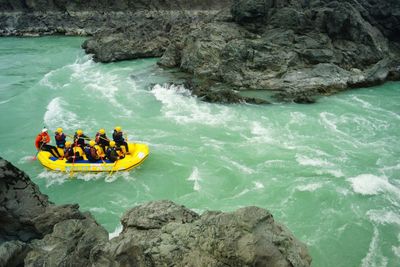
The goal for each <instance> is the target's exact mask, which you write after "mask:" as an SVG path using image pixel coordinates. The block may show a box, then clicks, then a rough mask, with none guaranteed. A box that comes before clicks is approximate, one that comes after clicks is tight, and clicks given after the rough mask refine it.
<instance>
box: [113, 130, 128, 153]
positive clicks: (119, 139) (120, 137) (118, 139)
mask: <svg viewBox="0 0 400 267" xmlns="http://www.w3.org/2000/svg"><path fill="white" fill-rule="evenodd" d="M113 140H114V141H115V144H116V145H117V146H122V145H124V146H125V148H126V152H129V147H128V143H127V142H125V139H124V134H123V133H122V132H117V131H116V130H114V132H113Z"/></svg>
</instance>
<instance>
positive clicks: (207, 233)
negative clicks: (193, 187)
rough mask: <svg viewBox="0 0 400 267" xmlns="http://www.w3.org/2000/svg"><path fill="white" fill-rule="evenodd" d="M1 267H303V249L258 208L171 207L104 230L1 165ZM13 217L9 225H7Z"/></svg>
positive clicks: (133, 214) (158, 204)
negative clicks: (114, 230)
mask: <svg viewBox="0 0 400 267" xmlns="http://www.w3.org/2000/svg"><path fill="white" fill-rule="evenodd" d="M0 200H1V204H2V207H7V209H3V210H2V211H1V215H2V217H1V218H2V220H1V221H0V231H1V232H0V238H1V239H0V264H1V266H22V265H24V266H166V265H174V266H288V267H289V266H310V263H311V257H310V256H309V254H308V251H307V248H306V246H305V245H304V244H303V243H301V242H300V241H298V240H297V239H296V238H295V237H294V236H293V235H292V234H291V233H290V231H289V230H287V229H286V228H285V227H284V226H282V225H281V224H278V223H276V222H275V221H274V219H273V216H272V214H271V213H269V212H268V211H267V210H265V209H261V208H258V207H245V208H241V209H239V210H237V211H234V212H229V213H224V212H217V211H207V212H205V213H203V214H202V215H199V214H197V213H195V212H193V211H191V210H189V209H187V208H185V207H184V206H181V205H177V204H175V203H173V202H171V201H167V200H164V201H155V202H149V203H145V204H142V205H140V206H137V207H134V208H132V209H130V210H128V211H127V212H126V213H125V214H124V215H123V217H122V219H121V223H122V225H123V230H122V232H121V233H120V235H119V236H117V237H115V238H113V239H111V240H109V239H108V233H107V232H106V230H105V229H104V228H103V227H102V226H100V225H98V224H97V222H96V221H95V220H94V219H93V218H92V216H91V215H90V214H89V213H82V212H80V211H79V206H78V205H76V204H75V205H62V206H56V205H54V204H52V203H51V202H49V201H48V198H47V196H46V195H43V194H41V193H40V191H39V190H38V188H37V186H36V185H35V184H34V183H33V182H32V181H31V180H30V179H29V177H27V176H26V175H25V174H24V173H23V172H21V171H20V170H18V169H17V168H15V167H14V166H12V165H11V164H10V163H9V162H7V161H5V160H4V159H1V158H0ZM10 218H12V219H10Z"/></svg>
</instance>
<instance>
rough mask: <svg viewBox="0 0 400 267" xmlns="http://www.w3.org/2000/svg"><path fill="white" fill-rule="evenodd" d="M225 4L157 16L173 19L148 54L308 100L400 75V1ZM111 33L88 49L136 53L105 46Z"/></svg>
mask: <svg viewBox="0 0 400 267" xmlns="http://www.w3.org/2000/svg"><path fill="white" fill-rule="evenodd" d="M227 11H228V10H227V9H222V10H221V11H220V12H219V13H216V14H213V16H210V15H208V16H205V17H201V16H198V15H197V16H194V15H193V16H191V17H190V18H191V19H189V20H188V19H186V20H182V21H180V22H175V21H177V19H176V18H174V19H170V18H168V17H166V16H162V15H160V16H157V17H158V18H159V20H163V21H164V24H165V25H173V26H172V28H173V30H172V31H169V32H168V34H164V33H156V36H158V37H160V36H162V37H165V39H162V40H159V39H157V38H152V46H153V47H154V46H156V47H157V49H154V50H153V51H155V52H157V53H155V54H153V55H159V54H160V53H162V54H163V55H162V57H161V59H160V61H159V64H160V65H161V66H165V67H179V68H180V69H181V70H183V71H185V72H188V73H191V74H192V75H193V77H194V79H197V80H208V81H213V82H217V83H224V84H226V85H229V86H230V87H231V88H232V89H235V90H247V89H252V90H258V89H262V90H271V91H278V94H277V97H276V98H279V99H285V100H288V101H294V102H299V101H300V102H307V103H309V102H313V100H311V99H310V98H309V97H307V99H306V98H304V95H305V94H306V95H318V94H332V93H335V92H337V91H341V90H345V89H347V88H354V87H365V86H372V85H376V84H380V83H383V82H385V81H386V80H389V79H397V78H398V77H399V73H400V72H399V69H400V67H399V66H400V46H399V38H398V36H399V35H398V33H399V32H398V31H399V25H400V24H399V22H400V2H399V1H394V0H393V1H392V0H387V1H374V0H345V1H340V2H339V1H328V0H326V1H324V0H309V1H306V0H293V1H289V0H274V1H273V0H234V1H233V3H232V6H231V8H230V13H228V12H227ZM187 17H188V16H186V18H187ZM155 21H157V20H155ZM159 24H160V21H157V22H156V24H155V25H159ZM161 24H163V23H162V22H161ZM188 24H190V26H189V27H188V26H187V25H188ZM147 28H148V27H147ZM156 28H157V29H161V28H162V27H156ZM127 32H130V33H131V34H125V35H124V38H123V40H124V42H125V43H127V42H128V40H129V42H131V43H140V42H141V41H140V38H141V37H140V36H138V34H137V32H140V31H138V29H136V28H132V29H130V30H128V31H127ZM116 34H117V33H115V34H111V35H110V34H106V35H102V34H99V35H96V36H95V37H94V38H92V39H91V40H90V41H88V42H87V43H86V45H85V49H86V51H88V52H90V53H94V54H95V57H96V59H97V60H99V61H104V62H107V61H110V58H112V59H115V57H109V56H102V55H104V54H106V53H104V51H103V50H101V49H96V44H99V46H100V47H102V48H103V49H106V50H112V51H110V52H112V53H113V54H118V53H123V54H124V57H123V58H124V59H127V58H136V57H137V55H138V54H140V53H138V52H140V51H141V50H142V49H143V48H139V47H133V46H131V47H128V49H125V48H123V49H120V50H119V51H118V48H117V47H113V48H111V49H108V48H105V47H107V45H103V44H105V43H106V42H105V41H104V40H108V39H109V38H111V37H110V36H116ZM152 34H154V31H147V34H144V35H146V36H152ZM140 35H143V34H140ZM120 47H122V46H120ZM147 47H148V46H146V49H147ZM110 52H109V53H110ZM147 54H149V53H147ZM396 77H397V78H396ZM207 83H209V82H207ZM203 87H204V86H203ZM214 89H215V88H214V87H211V88H210V92H212V91H214ZM202 92H203V93H204V90H202ZM195 93H196V92H195ZM282 96H283V97H282ZM204 99H205V100H207V98H204ZM303 100H304V101H303Z"/></svg>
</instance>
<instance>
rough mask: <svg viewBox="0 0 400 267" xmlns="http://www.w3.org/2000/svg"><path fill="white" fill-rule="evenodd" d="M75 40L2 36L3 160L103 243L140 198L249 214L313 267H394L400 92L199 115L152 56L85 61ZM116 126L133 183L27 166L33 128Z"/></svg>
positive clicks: (396, 86)
mask: <svg viewBox="0 0 400 267" xmlns="http://www.w3.org/2000/svg"><path fill="white" fill-rule="evenodd" d="M82 41H83V39H82V38H74V37H69V38H68V37H43V38H1V39H0V114H1V116H0V137H1V138H0V156H2V157H4V158H6V159H7V160H9V161H11V162H12V163H13V164H15V165H16V166H18V167H19V168H21V169H22V170H24V171H25V172H26V173H27V174H28V175H30V177H32V179H33V181H34V182H35V183H37V184H38V185H39V187H40V189H41V191H42V192H43V193H45V194H48V195H49V197H50V199H51V200H52V201H53V202H55V203H56V204H64V203H79V205H80V207H81V210H82V211H90V212H91V213H92V214H93V215H94V216H95V218H96V219H97V220H98V222H100V223H101V224H102V225H103V226H104V227H105V228H106V229H107V230H108V231H109V232H110V237H113V236H115V235H117V234H118V232H119V231H120V230H121V226H120V223H119V218H120V217H121V216H122V214H123V213H124V211H126V210H127V209H128V208H130V207H133V206H135V205H137V204H140V203H143V202H146V201H151V200H159V199H170V200H173V201H175V202H177V203H179V204H183V205H185V206H187V207H188V208H190V209H193V210H194V211H196V212H199V213H202V212H203V211H205V210H222V211H232V210H235V209H237V208H240V207H243V206H248V205H256V206H260V207H263V208H266V209H268V210H270V211H271V212H272V213H273V214H274V217H275V219H276V220H277V221H279V222H281V223H283V224H285V225H286V226H287V227H288V228H289V229H290V230H291V231H292V232H293V233H294V234H295V236H296V237H298V238H299V239H300V240H302V241H303V242H305V243H306V244H307V245H308V247H309V250H310V253H311V255H312V257H313V264H312V266H317V267H319V266H332V267H333V266H335V267H340V266H343V267H353V266H363V267H366V266H371V267H372V266H393V267H395V266H400V83H394V82H393V83H387V84H385V85H383V86H379V87H375V88H367V89H358V90H353V91H347V92H344V93H341V94H338V95H334V96H330V97H322V98H320V99H319V100H318V103H316V104H313V105H297V104H273V105H266V106H256V105H245V104H242V105H219V104H209V103H204V102H201V101H199V100H198V99H196V98H195V97H192V96H190V93H189V92H188V91H187V90H186V89H184V88H182V87H174V86H166V85H165V83H166V82H170V81H172V80H173V74H172V73H171V72H170V71H168V70H163V69H161V68H159V67H157V65H156V61H157V60H156V59H145V60H135V61H124V62H119V63H112V64H100V63H95V62H93V61H92V60H91V58H90V56H87V55H85V54H84V52H83V50H82V49H81V48H80V44H81V43H82ZM116 125H120V126H122V128H123V130H124V131H125V132H126V133H127V134H128V139H129V140H130V141H139V142H145V143H147V144H148V145H149V147H150V150H151V154H150V156H149V158H148V159H147V160H146V161H145V162H144V164H143V165H141V166H140V167H139V168H137V169H134V170H132V171H130V172H125V173H116V174H113V175H108V174H107V173H106V174H79V175H78V174H77V175H75V176H74V177H75V179H71V178H70V176H69V175H68V174H60V173H53V172H50V171H46V170H45V169H44V168H43V167H42V166H41V165H40V163H39V162H38V161H35V160H32V158H33V156H35V154H36V150H35V147H34V139H35V136H36V135H37V134H38V133H39V131H40V130H41V129H42V127H43V126H46V127H48V128H49V129H51V130H52V131H53V130H55V129H56V128H57V127H63V128H64V131H65V132H66V133H69V134H73V133H74V131H75V130H77V129H78V128H82V129H83V130H84V131H85V133H86V134H88V135H90V136H93V135H94V134H95V133H96V131H97V130H98V129H99V128H101V127H104V128H105V129H106V130H107V133H108V135H109V136H110V135H111V132H112V129H113V128H114V127H115V126H116ZM52 142H53V144H54V140H53V141H52Z"/></svg>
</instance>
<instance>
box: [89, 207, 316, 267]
mask: <svg viewBox="0 0 400 267" xmlns="http://www.w3.org/2000/svg"><path fill="white" fill-rule="evenodd" d="M121 222H122V225H123V230H122V233H121V234H120V235H119V236H118V237H115V238H113V239H112V240H110V242H109V243H107V244H105V245H104V246H103V247H97V250H94V251H92V255H91V259H92V261H93V263H94V265H99V266H165V265H174V266H271V267H272V266H288V267H289V266H309V265H310V263H311V257H310V256H309V254H308V252H307V248H306V246H305V245H304V244H303V243H301V242H300V241H298V240H297V239H296V238H295V237H293V235H292V234H291V233H290V232H289V231H288V230H287V229H286V228H285V227H283V226H282V225H280V224H278V223H276V222H275V221H274V219H273V217H272V215H271V213H269V212H268V211H266V210H264V209H261V208H257V207H246V208H242V209H239V210H237V211H235V212H231V213H223V212H212V211H209V212H205V213H204V214H202V215H198V214H196V213H194V212H193V211H190V210H188V209H187V208H185V207H183V206H180V205H177V204H175V203H173V202H170V201H157V202H150V203H146V204H143V205H140V206H138V207H135V208H133V209H132V210H130V211H128V212H126V213H125V214H124V216H123V217H122V220H121Z"/></svg>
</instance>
